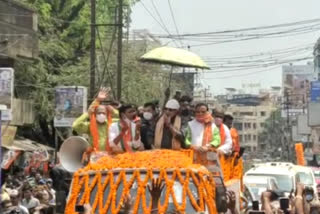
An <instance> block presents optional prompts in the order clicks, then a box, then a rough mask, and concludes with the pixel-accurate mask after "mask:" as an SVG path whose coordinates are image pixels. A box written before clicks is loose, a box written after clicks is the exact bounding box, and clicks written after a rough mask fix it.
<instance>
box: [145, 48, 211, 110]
mask: <svg viewBox="0 0 320 214" xmlns="http://www.w3.org/2000/svg"><path fill="white" fill-rule="evenodd" d="M140 61H142V62H151V63H159V64H165V65H171V66H172V67H171V72H170V77H169V86H168V88H167V90H166V92H165V95H166V97H165V101H164V104H165V103H166V102H167V100H168V99H169V96H170V87H171V79H172V73H173V67H174V66H179V67H192V68H201V69H210V67H209V66H208V65H207V64H206V63H205V62H204V61H203V60H202V59H201V58H200V57H199V56H198V55H196V54H194V53H192V52H190V51H187V50H184V49H179V48H172V47H160V48H155V49H153V50H151V51H149V52H148V53H146V54H144V55H143V56H142V57H140Z"/></svg>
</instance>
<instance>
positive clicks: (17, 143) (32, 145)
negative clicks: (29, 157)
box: [2, 139, 54, 152]
mask: <svg viewBox="0 0 320 214" xmlns="http://www.w3.org/2000/svg"><path fill="white" fill-rule="evenodd" d="M2 147H4V148H6V149H9V150H16V151H39V150H46V151H48V152H49V151H54V148H52V147H49V146H46V145H43V144H40V143H37V142H35V141H32V140H29V139H23V140H20V139H19V140H18V139H16V140H14V141H13V144H12V145H10V146H9V145H2Z"/></svg>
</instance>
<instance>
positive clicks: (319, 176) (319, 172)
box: [311, 167, 320, 196]
mask: <svg viewBox="0 0 320 214" xmlns="http://www.w3.org/2000/svg"><path fill="white" fill-rule="evenodd" d="M311 169H312V171H313V175H314V177H315V179H316V183H317V193H318V196H319V195H320V168H319V167H311Z"/></svg>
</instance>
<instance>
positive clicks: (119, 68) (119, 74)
mask: <svg viewBox="0 0 320 214" xmlns="http://www.w3.org/2000/svg"><path fill="white" fill-rule="evenodd" d="M122 27H123V0H119V5H118V55H117V98H118V100H119V101H120V100H121V88H122V84H121V83H122V36H123V32H122V30H123V29H122Z"/></svg>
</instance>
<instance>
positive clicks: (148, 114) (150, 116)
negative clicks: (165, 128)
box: [143, 112, 153, 120]
mask: <svg viewBox="0 0 320 214" xmlns="http://www.w3.org/2000/svg"><path fill="white" fill-rule="evenodd" d="M152 117H153V115H152V113H150V112H144V113H143V118H144V119H146V120H151V119H152Z"/></svg>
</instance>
